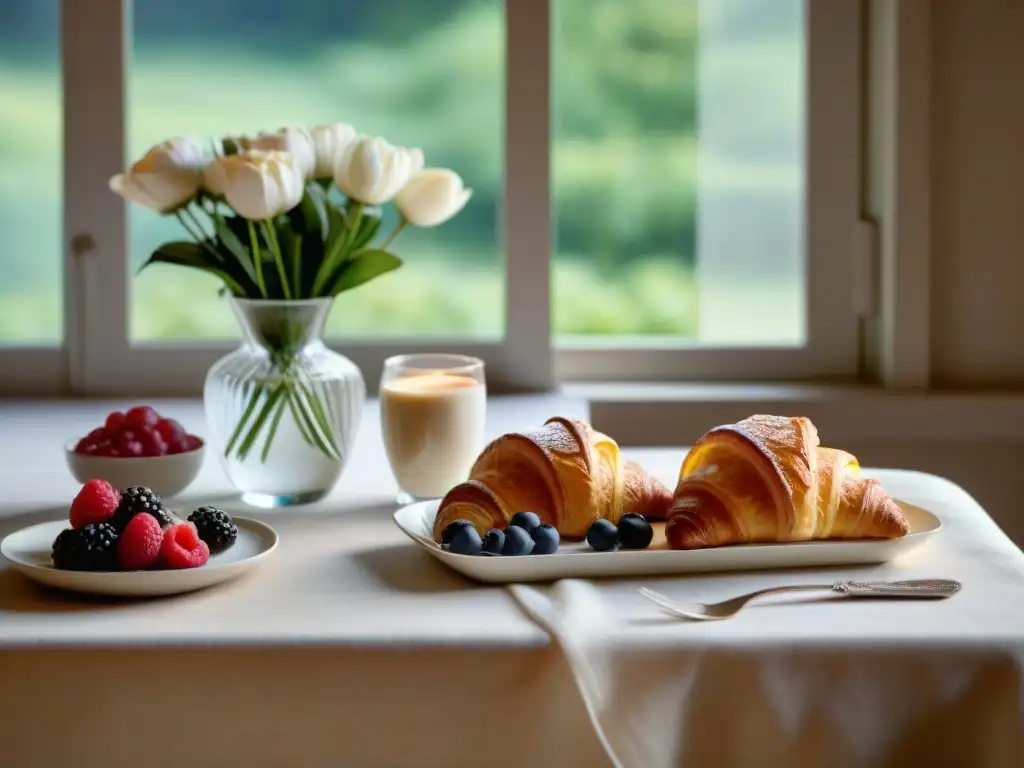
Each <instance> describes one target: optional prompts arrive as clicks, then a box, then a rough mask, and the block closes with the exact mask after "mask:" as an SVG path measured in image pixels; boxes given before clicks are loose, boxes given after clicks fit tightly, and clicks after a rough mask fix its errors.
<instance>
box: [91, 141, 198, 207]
mask: <svg viewBox="0 0 1024 768" xmlns="http://www.w3.org/2000/svg"><path fill="white" fill-rule="evenodd" d="M210 156H211V155H210V152H209V150H208V149H206V148H204V147H203V146H202V144H200V143H199V142H198V141H196V140H195V139H189V138H175V139H170V140H169V141H165V142H163V143H161V144H157V145H156V146H154V147H152V148H151V149H150V150H149V151H148V152H147V153H146V154H145V155H144V156H143V157H142V158H141V159H140V160H138V161H136V162H135V163H133V164H132V167H131V168H130V169H129V170H128V172H127V173H119V174H117V175H116V176H113V177H111V179H110V188H111V189H112V190H113V191H114V192H116V193H117V194H119V195H120V196H121V197H123V198H124V199H125V200H128V201H129V202H133V203H138V204H140V205H144V206H146V207H147V208H149V209H151V210H154V211H157V212H159V213H169V212H171V211H174V210H176V209H178V208H180V207H181V206H182V205H184V204H185V203H187V202H188V201H189V200H191V199H192V198H193V197H194V196H195V194H196V192H197V191H198V190H199V187H200V185H201V184H202V181H203V167H204V166H205V165H206V163H207V162H208V161H209V160H210Z"/></svg>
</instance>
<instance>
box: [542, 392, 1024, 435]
mask: <svg viewBox="0 0 1024 768" xmlns="http://www.w3.org/2000/svg"><path fill="white" fill-rule="evenodd" d="M562 392H563V393H564V394H566V395H567V396H571V397H573V398H579V399H583V400H586V401H587V403H588V404H589V410H590V420H591V422H592V423H593V425H594V427H595V428H597V429H599V430H601V431H602V432H606V433H607V434H610V435H613V436H614V437H615V439H616V440H617V441H618V442H619V443H620V444H622V445H680V444H686V443H690V442H692V441H693V440H694V439H695V438H696V437H697V436H698V435H701V434H703V433H704V432H705V431H707V430H708V429H710V428H711V427H713V426H715V425H717V424H727V423H731V422H735V421H738V420H739V419H742V418H745V417H747V416H749V415H751V414H753V413H779V414H791V415H801V416H807V417H808V418H810V419H811V420H812V421H813V422H814V423H815V425H816V426H817V427H818V429H819V431H820V432H821V433H822V434H823V435H825V436H826V441H825V442H826V443H827V444H831V445H840V444H844V443H851V442H872V443H907V442H920V441H923V442H929V443H934V442H951V443H975V442H996V443H1006V442H1010V443H1019V442H1024V391H1009V392H971V391H945V392H944V391H905V392H896V391H892V390H885V389H882V388H879V387H861V386H837V385H803V384H779V385H772V384H662V383H635V384H627V383H583V382H581V383H578V384H572V385H566V386H564V387H563V388H562Z"/></svg>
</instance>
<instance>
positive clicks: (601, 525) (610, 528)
mask: <svg viewBox="0 0 1024 768" xmlns="http://www.w3.org/2000/svg"><path fill="white" fill-rule="evenodd" d="M618 540H619V530H618V529H617V528H616V527H615V523H613V522H612V521H611V520H605V519H603V518H602V519H601V520H595V521H594V522H593V524H592V525H591V526H590V530H589V531H587V543H588V544H590V546H591V547H593V548H594V549H596V550H597V551H598V552H608V551H609V550H612V549H615V545H616V543H618Z"/></svg>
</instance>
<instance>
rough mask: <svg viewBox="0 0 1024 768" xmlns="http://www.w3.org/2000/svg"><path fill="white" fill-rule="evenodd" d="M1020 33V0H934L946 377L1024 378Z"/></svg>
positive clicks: (936, 290)
mask: <svg viewBox="0 0 1024 768" xmlns="http://www.w3.org/2000/svg"><path fill="white" fill-rule="evenodd" d="M1022 41H1024V2H1021V0H970V2H964V1H963V0H932V72H931V77H932V97H931V99H932V137H931V140H932V168H931V173H932V190H931V191H932V237H931V242H932V301H931V309H932V322H931V329H932V360H931V364H932V372H933V378H934V381H935V382H936V383H937V384H941V385H958V386H972V387H973V386H984V385H989V386H991V385H1002V386H1006V385H1014V384H1015V385H1017V386H1020V385H1022V384H1024V300H1022V299H1024V297H1022V293H1024V92H1022V90H1021V82H1022V80H1024V44H1022ZM1021 429H1022V432H1024V424H1022V425H1021Z"/></svg>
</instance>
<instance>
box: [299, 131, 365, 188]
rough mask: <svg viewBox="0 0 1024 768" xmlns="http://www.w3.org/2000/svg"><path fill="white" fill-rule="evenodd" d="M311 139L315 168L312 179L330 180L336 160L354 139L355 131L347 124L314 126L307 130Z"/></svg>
mask: <svg viewBox="0 0 1024 768" xmlns="http://www.w3.org/2000/svg"><path fill="white" fill-rule="evenodd" d="M309 135H310V136H311V137H312V138H313V148H314V150H315V153H316V167H314V168H313V178H314V179H318V180H319V179H330V178H333V177H334V166H335V165H337V163H338V158H339V157H341V155H342V154H343V153H344V152H345V150H346V149H347V148H348V145H349V144H351V143H352V140H353V139H355V137H356V129H355V128H353V127H352V126H351V125H349V124H348V123H334V124H332V125H314V126H312V127H311V128H310V129H309Z"/></svg>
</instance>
